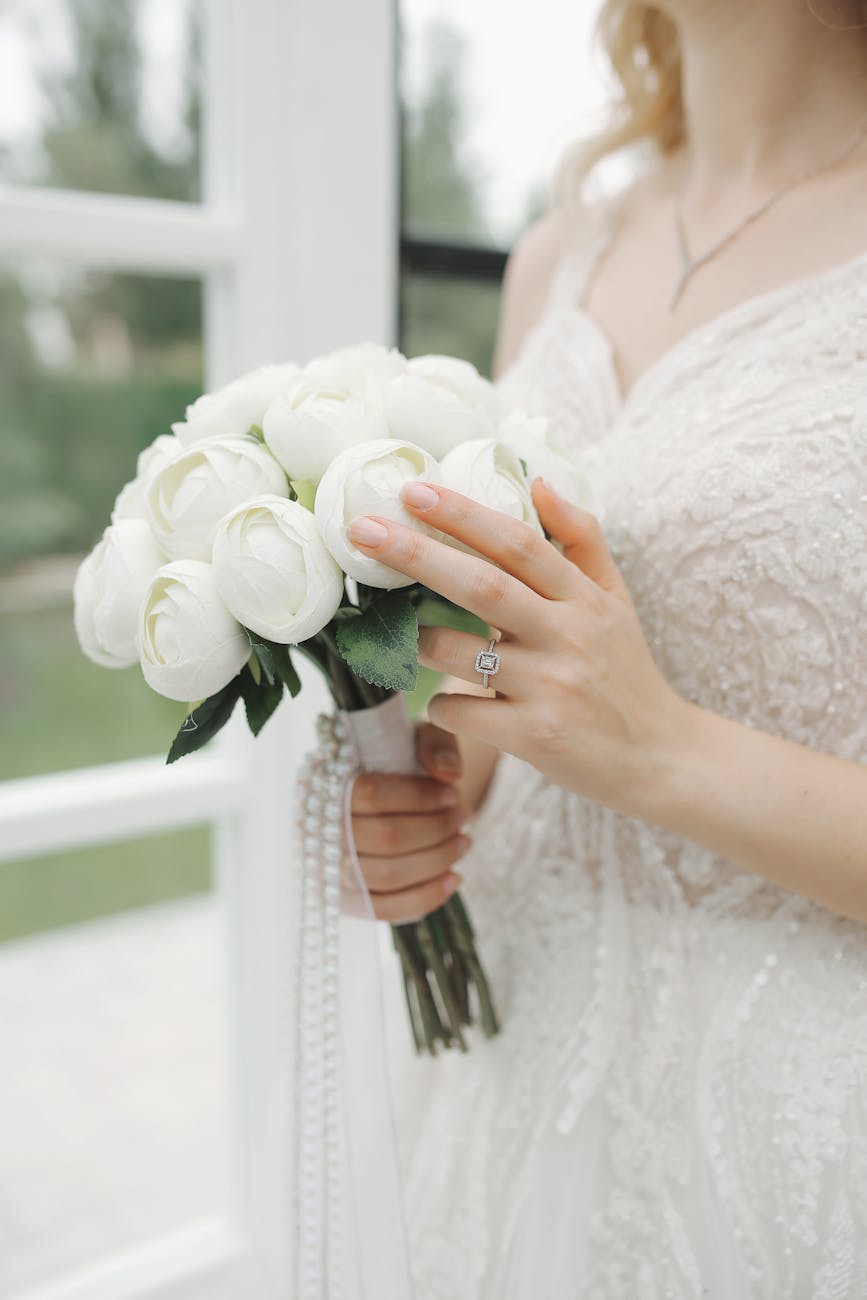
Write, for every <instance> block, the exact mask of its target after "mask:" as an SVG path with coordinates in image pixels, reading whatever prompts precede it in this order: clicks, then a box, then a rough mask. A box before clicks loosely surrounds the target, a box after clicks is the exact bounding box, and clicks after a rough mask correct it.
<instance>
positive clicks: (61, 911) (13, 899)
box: [0, 828, 211, 943]
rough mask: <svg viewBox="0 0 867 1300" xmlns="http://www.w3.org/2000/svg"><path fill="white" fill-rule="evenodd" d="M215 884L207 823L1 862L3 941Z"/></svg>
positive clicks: (0, 928)
mask: <svg viewBox="0 0 867 1300" xmlns="http://www.w3.org/2000/svg"><path fill="white" fill-rule="evenodd" d="M210 887H211V863H210V846H209V835H208V832H207V830H206V829H204V828H202V829H198V828H196V829H193V830H179V831H173V832H172V833H171V834H165V835H153V836H148V838H147V839H137V840H124V841H122V842H120V843H113V844H97V845H94V846H92V847H90V848H86V849H76V850H74V851H73V852H69V853H52V854H50V855H48V856H46V857H41V858H26V859H24V860H22V861H20V862H3V863H0V943H4V942H6V941H8V940H10V939H19V938H23V937H24V936H25V935H30V934H37V933H39V932H40V931H42V930H50V929H56V928H58V927H61V926H65V925H77V924H78V923H80V922H81V921H91V920H95V919H96V918H97V917H101V916H108V915H111V914H113V913H115V912H123V911H128V910H130V909H132V908H135V907H142V906H147V905H149V904H151V903H162V902H167V901H169V900H170V899H173V898H182V897H184V896H187V895H190V894H197V893H205V892H207V891H208V890H209V889H210Z"/></svg>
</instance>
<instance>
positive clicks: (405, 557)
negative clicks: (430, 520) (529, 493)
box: [349, 512, 562, 644]
mask: <svg viewBox="0 0 867 1300" xmlns="http://www.w3.org/2000/svg"><path fill="white" fill-rule="evenodd" d="M494 513H496V512H494ZM497 518H498V519H499V518H501V516H500V515H499V514H497ZM372 519H373V520H374V522H375V523H376V524H378V525H381V527H380V528H379V530H378V533H379V537H378V540H376V541H373V540H370V539H369V538H368V539H367V540H365V534H366V533H367V525H368V523H369V521H370V520H372ZM349 537H350V540H351V541H352V543H353V545H354V546H357V547H358V548H359V550H361V551H363V552H364V553H365V554H367V553H369V554H371V555H374V556H376V558H377V559H378V560H382V562H383V563H384V564H387V565H389V567H391V568H393V569H397V570H398V571H399V572H400V573H405V574H407V575H408V576H409V577H411V578H414V579H415V581H416V582H420V583H421V584H422V586H425V587H429V588H430V589H431V591H437V592H439V594H440V595H441V596H445V597H446V599H447V600H451V601H453V602H454V603H455V604H456V605H459V606H460V607H461V609H468V610H469V611H470V612H471V613H473V614H476V615H478V617H479V618H481V619H483V620H484V622H485V623H488V624H494V625H495V626H497V627H502V628H506V629H507V630H508V631H510V632H512V633H514V634H515V635H520V637H521V639H522V640H523V641H529V642H533V643H536V644H539V643H541V642H543V641H544V640H545V638H546V635H547V628H548V620H547V618H546V602H545V601H544V600H543V599H542V598H541V597H540V596H539V595H538V594H537V593H536V592H535V591H533V590H531V589H530V588H529V587H528V586H526V585H525V584H524V583H523V582H521V581H519V579H518V578H514V577H513V576H512V575H511V574H510V573H506V572H505V570H504V569H501V568H498V567H497V565H496V564H491V562H490V561H489V560H485V559H483V558H482V557H481V556H476V555H467V554H466V552H464V551H459V550H456V549H455V547H453V546H448V545H447V544H446V543H445V542H440V541H438V540H437V539H436V538H435V537H428V536H426V535H423V534H422V533H417V532H415V531H414V529H412V528H406V527H405V526H404V525H403V524H399V523H396V522H395V521H394V520H393V519H383V518H382V517H381V516H379V515H377V516H375V517H374V516H368V515H364V516H361V517H359V518H358V519H355V520H353V521H352V523H351V524H350V526H349ZM555 554H556V552H555ZM560 558H561V559H562V556H561V557H560Z"/></svg>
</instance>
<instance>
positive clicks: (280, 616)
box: [213, 496, 343, 644]
mask: <svg viewBox="0 0 867 1300" xmlns="http://www.w3.org/2000/svg"><path fill="white" fill-rule="evenodd" d="M213 565H214V576H215V578H216V581H217V588H218V590H219V592H220V595H221V596H222V598H223V600H224V602H225V604H226V606H227V607H228V609H229V610H230V611H231V613H232V614H234V616H235V618H237V619H238V621H239V622H240V623H243V625H244V627H248V628H250V630H251V631H253V632H258V633H259V635H260V636H264V637H267V638H268V640H269V641H279V642H281V643H282V644H295V643H297V642H298V641H306V640H307V639H308V637H311V636H315V635H316V633H317V632H319V631H320V630H321V629H322V628H323V627H325V625H326V623H329V622H330V621H331V619H332V618H333V617H334V615H335V613H336V611H337V608H338V606H339V605H340V602H341V600H342V599H343V571H342V569H341V568H340V565H339V564H338V563H337V561H336V560H334V559H333V558H332V556H331V555H330V554H329V552H328V551H327V550H326V547H325V543H324V541H323V540H322V535H321V533H320V531H319V525H318V524H317V523H316V520H315V519H314V517H313V515H312V514H311V513H310V511H309V510H305V509H304V507H303V506H302V505H299V503H298V502H297V501H286V500H285V499H284V498H283V497H275V496H261V497H255V498H254V499H253V500H252V501H248V502H246V503H245V504H244V505H242V506H238V507H237V508H236V509H235V510H233V511H231V512H230V513H229V514H228V515H226V517H225V518H224V519H223V521H222V523H221V524H220V527H219V529H218V530H217V536H216V537H215V538H214V558H213Z"/></svg>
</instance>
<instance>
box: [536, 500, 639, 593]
mask: <svg viewBox="0 0 867 1300" xmlns="http://www.w3.org/2000/svg"><path fill="white" fill-rule="evenodd" d="M532 493H533V503H534V504H535V506H536V509H537V511H538V512H539V518H540V520H541V521H542V524H543V526H544V527H545V528H546V529H547V531H548V532H549V533H550V534H551V536H552V537H556V539H557V541H558V542H562V544H563V556H564V558H565V559H566V560H568V561H569V562H570V563H571V564H572V565H573V567H574V568H577V569H578V570H579V571H580V572H581V573H583V574H585V575H586V576H587V577H588V578H590V579H591V580H592V581H593V582H595V583H598V585H599V586H600V587H603V588H604V589H605V590H606V591H623V590H625V585H624V582H623V579H622V577H621V576H620V570H619V569H618V568H617V565H616V564H615V563H614V560H613V559H612V558H611V552H610V551H609V549H608V544H607V542H606V541H605V537H604V536H603V533H602V528H601V527H600V524H599V520H598V519H597V518H596V516H595V515H592V514H591V513H590V512H589V510H582V509H581V508H580V507H579V506H573V505H572V504H571V502H569V501H564V499H563V497H561V496H560V495H559V493H557V492H555V491H554V489H553V488H552V487H551V485H550V483H548V481H547V480H546V479H543V478H537V479H535V480H534V483H533V488H532Z"/></svg>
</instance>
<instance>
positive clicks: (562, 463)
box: [497, 411, 590, 506]
mask: <svg viewBox="0 0 867 1300" xmlns="http://www.w3.org/2000/svg"><path fill="white" fill-rule="evenodd" d="M497 436H498V438H499V439H500V441H501V442H502V443H504V444H505V446H507V447H511V449H512V451H514V452H515V454H516V455H517V456H520V457H521V458H522V459H523V460H524V461H525V462H526V465H527V478H528V481H529V483H530V485H531V486H532V484H533V480H534V479H535V478H537V477H538V476H539V475H541V476H542V478H545V479H547V480H548V482H549V483H550V484H551V486H552V488H553V489H554V491H555V492H559V493H560V495H561V496H562V497H565V499H566V500H567V501H571V502H572V504H573V505H576V506H580V505H582V504H583V503H584V502H585V501H587V500H588V499H589V495H590V486H589V484H588V482H587V480H586V478H585V477H584V475H583V474H582V473H581V472H580V471H579V469H578V467H577V465H576V464H575V462H574V461H573V460H572V458H571V457H570V455H569V452H568V450H567V449H566V447H565V446H564V445H563V444H562V443H561V442H558V441H557V439H556V438H555V437H554V435H553V434H552V432H551V428H550V425H549V424H548V421H547V419H546V418H545V416H544V415H528V414H527V412H526V411H513V412H512V413H511V414H510V415H507V416H506V418H505V419H504V420H503V421H502V423H501V424H500V427H499V429H498V430H497Z"/></svg>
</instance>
